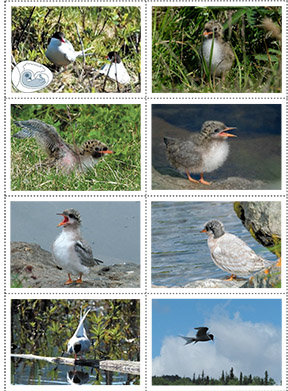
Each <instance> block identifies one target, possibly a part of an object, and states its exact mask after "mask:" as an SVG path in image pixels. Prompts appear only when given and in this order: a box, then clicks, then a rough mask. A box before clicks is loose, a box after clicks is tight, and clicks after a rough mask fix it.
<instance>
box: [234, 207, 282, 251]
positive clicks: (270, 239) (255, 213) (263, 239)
mask: <svg viewBox="0 0 288 391" xmlns="http://www.w3.org/2000/svg"><path fill="white" fill-rule="evenodd" d="M234 210H235V212H236V214H237V216H238V217H239V219H240V220H241V221H242V223H243V225H244V226H245V228H246V229H247V230H248V231H249V232H250V234H251V235H252V236H253V238H254V239H256V240H257V242H259V243H260V244H262V245H263V246H264V247H267V248H268V249H269V250H270V251H272V252H273V253H274V254H276V255H277V256H278V257H280V256H281V203H280V202H279V201H258V202H246V201H241V202H234Z"/></svg>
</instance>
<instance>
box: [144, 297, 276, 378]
mask: <svg viewBox="0 0 288 391" xmlns="http://www.w3.org/2000/svg"><path fill="white" fill-rule="evenodd" d="M199 326H206V327H209V332H211V333H212V334H214V336H215V343H213V342H206V343H198V344H196V345H194V344H190V345H187V346H185V341H184V340H182V339H181V338H179V337H178V335H179V334H180V335H184V336H193V335H195V332H196V330H194V327H199ZM152 352H153V374H155V375H159V376H160V375H161V374H178V375H179V376H192V375H193V373H192V371H195V372H196V374H198V371H199V372H200V373H201V370H202V369H204V370H205V373H207V374H208V375H210V376H214V377H218V373H219V371H220V373H219V376H220V375H221V371H222V369H224V370H227V371H229V370H230V368H231V366H233V368H234V372H235V373H236V374H239V372H240V371H243V373H244V374H250V373H252V375H257V376H263V375H264V371H265V370H266V369H267V370H268V373H269V375H270V376H272V377H273V378H274V379H275V380H276V381H277V382H279V381H280V379H281V300H280V299H250V298H248V299H227V300H226V299H157V300H153V304H152ZM207 357H209V359H207ZM183 360H184V361H183ZM191 363H193V365H191ZM247 371H248V372H249V373H246V372H247Z"/></svg>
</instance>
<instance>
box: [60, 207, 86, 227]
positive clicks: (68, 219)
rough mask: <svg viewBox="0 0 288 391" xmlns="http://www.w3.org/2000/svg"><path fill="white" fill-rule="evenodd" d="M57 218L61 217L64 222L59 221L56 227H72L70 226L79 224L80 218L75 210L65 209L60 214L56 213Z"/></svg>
mask: <svg viewBox="0 0 288 391" xmlns="http://www.w3.org/2000/svg"><path fill="white" fill-rule="evenodd" d="M57 215H59V216H63V217H64V220H63V221H61V223H59V224H58V225H57V227H60V226H61V225H64V226H66V225H72V224H75V223H76V224H77V225H80V224H81V216H80V213H79V212H78V211H77V210H76V209H65V210H64V211H63V212H62V213H57Z"/></svg>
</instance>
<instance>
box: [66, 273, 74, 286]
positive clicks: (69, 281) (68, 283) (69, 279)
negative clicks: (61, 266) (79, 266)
mask: <svg viewBox="0 0 288 391" xmlns="http://www.w3.org/2000/svg"><path fill="white" fill-rule="evenodd" d="M72 282H73V280H72V278H71V276H70V274H69V273H68V280H67V281H66V282H65V284H64V285H70V284H72Z"/></svg>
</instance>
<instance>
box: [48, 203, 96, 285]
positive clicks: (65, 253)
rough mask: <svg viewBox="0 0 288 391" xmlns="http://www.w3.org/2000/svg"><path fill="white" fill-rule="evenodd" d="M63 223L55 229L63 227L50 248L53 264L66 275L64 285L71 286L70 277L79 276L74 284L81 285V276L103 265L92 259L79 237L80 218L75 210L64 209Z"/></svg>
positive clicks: (86, 244) (86, 245)
mask: <svg viewBox="0 0 288 391" xmlns="http://www.w3.org/2000/svg"><path fill="white" fill-rule="evenodd" d="M57 214H58V215H60V216H63V218H64V219H63V221H62V222H61V223H59V224H58V225H57V227H63V229H62V232H61V234H60V235H59V236H58V238H57V239H56V240H55V242H54V243H53V246H52V254H53V258H54V262H55V264H56V265H57V267H58V268H59V269H64V270H66V271H67V273H68V280H67V281H66V282H65V285H69V284H72V283H73V282H74V281H73V280H72V278H71V274H72V275H79V278H78V279H77V280H76V283H78V284H81V283H82V282H83V281H82V276H83V274H84V275H87V274H89V272H90V268H91V267H93V266H95V265H98V264H100V263H103V262H102V261H100V260H99V259H95V258H94V257H93V253H92V249H91V247H90V246H89V244H88V243H87V242H86V240H84V239H83V238H82V236H81V232H80V225H81V218H80V214H79V212H77V210H76V209H66V210H64V212H62V213H57Z"/></svg>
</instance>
